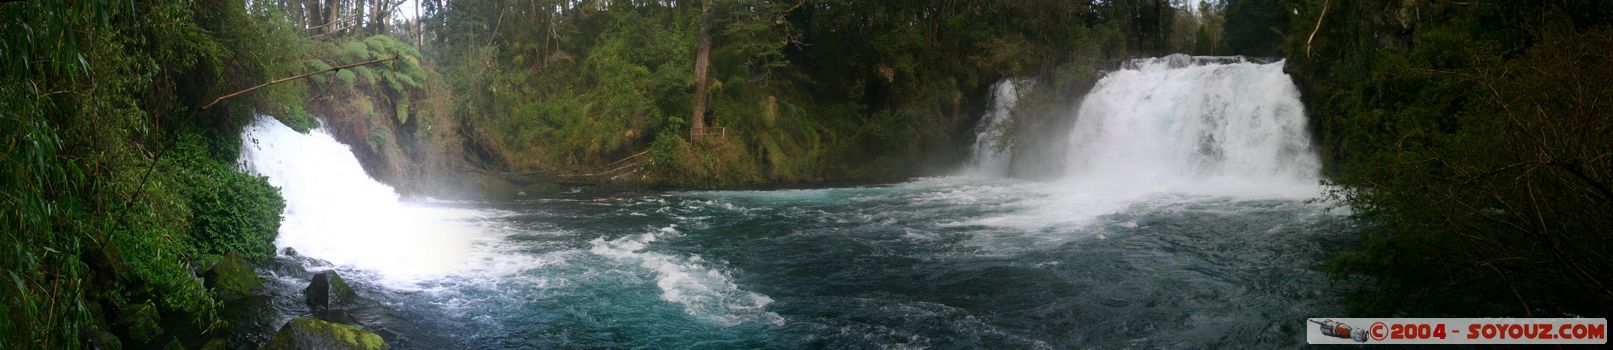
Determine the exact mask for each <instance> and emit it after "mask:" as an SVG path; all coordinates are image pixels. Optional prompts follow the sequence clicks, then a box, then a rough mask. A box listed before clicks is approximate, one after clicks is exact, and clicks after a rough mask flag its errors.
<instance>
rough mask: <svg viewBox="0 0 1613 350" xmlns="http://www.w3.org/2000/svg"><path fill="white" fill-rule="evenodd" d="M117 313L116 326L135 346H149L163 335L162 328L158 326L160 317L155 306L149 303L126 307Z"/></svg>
mask: <svg viewBox="0 0 1613 350" xmlns="http://www.w3.org/2000/svg"><path fill="white" fill-rule="evenodd" d="M119 311H120V312H119V313H118V326H119V327H121V328H123V331H124V333H125V334H128V335H129V338H130V339H131V340H134V341H135V344H151V342H153V341H156V340H157V337H158V336H161V335H162V334H163V330H162V326H159V325H158V324H159V322H158V321H161V320H162V316H160V315H158V314H157V305H154V304H152V303H151V302H150V301H147V302H145V303H140V304H134V305H127V306H124V307H123V309H122V310H119Z"/></svg>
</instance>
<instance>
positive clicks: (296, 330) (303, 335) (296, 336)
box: [263, 317, 388, 350]
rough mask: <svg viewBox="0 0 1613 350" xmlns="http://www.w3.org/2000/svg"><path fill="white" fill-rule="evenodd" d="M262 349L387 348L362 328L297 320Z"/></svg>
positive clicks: (309, 319)
mask: <svg viewBox="0 0 1613 350" xmlns="http://www.w3.org/2000/svg"><path fill="white" fill-rule="evenodd" d="M263 349H264V350H293V349H295V350H302V349H331V350H342V349H363V350H377V349H388V347H387V344H386V341H385V340H382V339H381V336H379V335H375V333H370V332H369V331H366V330H364V329H363V328H359V327H355V326H349V325H344V324H339V323H334V322H329V321H323V320H319V319H313V318H306V317H302V318H297V319H293V320H291V322H287V323H286V325H285V326H284V327H280V332H278V333H275V335H274V338H273V339H270V340H269V343H268V344H264V346H263Z"/></svg>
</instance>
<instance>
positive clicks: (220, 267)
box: [207, 252, 263, 301]
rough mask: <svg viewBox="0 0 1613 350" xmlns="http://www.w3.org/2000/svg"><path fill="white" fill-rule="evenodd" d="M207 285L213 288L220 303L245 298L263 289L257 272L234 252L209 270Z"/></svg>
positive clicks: (214, 294)
mask: <svg viewBox="0 0 1613 350" xmlns="http://www.w3.org/2000/svg"><path fill="white" fill-rule="evenodd" d="M207 284H208V285H209V287H212V288H213V296H214V298H215V299H218V300H220V301H230V300H235V299H240V298H245V297H248V296H251V295H252V293H254V292H256V291H257V290H258V289H259V288H263V280H261V279H258V274H257V272H255V271H253V270H252V266H251V265H247V263H246V259H245V258H242V257H241V255H240V254H236V253H234V252H231V253H229V254H226V255H224V257H223V258H220V259H219V261H218V263H215V264H213V268H211V269H208V270H207Z"/></svg>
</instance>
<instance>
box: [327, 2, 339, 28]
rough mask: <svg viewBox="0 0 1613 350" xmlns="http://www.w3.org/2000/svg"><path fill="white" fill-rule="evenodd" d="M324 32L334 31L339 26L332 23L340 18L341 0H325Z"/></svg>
mask: <svg viewBox="0 0 1613 350" xmlns="http://www.w3.org/2000/svg"><path fill="white" fill-rule="evenodd" d="M325 11H326V12H325V25H327V26H329V27H326V28H325V32H335V31H336V30H337V29H339V28H340V27H341V26H340V25H338V24H336V23H333V22H336V21H338V19H339V18H342V16H341V14H342V0H325Z"/></svg>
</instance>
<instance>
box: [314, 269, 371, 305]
mask: <svg viewBox="0 0 1613 350" xmlns="http://www.w3.org/2000/svg"><path fill="white" fill-rule="evenodd" d="M302 292H303V296H304V297H305V300H306V301H307V302H308V306H311V307H313V308H314V309H315V310H322V309H325V310H328V309H340V308H344V307H347V306H348V305H352V304H353V302H355V301H358V293H354V292H353V288H352V287H348V286H347V282H346V281H343V280H342V276H341V275H338V274H336V271H325V272H320V273H319V274H317V275H314V280H313V282H310V283H308V288H306V289H303V290H302Z"/></svg>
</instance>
